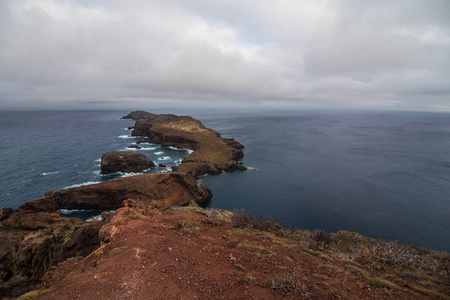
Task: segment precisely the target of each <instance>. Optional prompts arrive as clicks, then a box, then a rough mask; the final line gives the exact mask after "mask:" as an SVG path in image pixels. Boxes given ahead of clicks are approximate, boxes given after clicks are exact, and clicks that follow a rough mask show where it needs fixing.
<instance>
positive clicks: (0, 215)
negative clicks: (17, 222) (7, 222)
mask: <svg viewBox="0 0 450 300" xmlns="http://www.w3.org/2000/svg"><path fill="white" fill-rule="evenodd" d="M12 212H13V210H12V209H11V208H9V207H2V208H0V221H3V220H4V219H6V218H8V217H9V216H10V215H11V214H12Z"/></svg>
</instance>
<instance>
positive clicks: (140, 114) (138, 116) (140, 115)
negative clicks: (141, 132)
mask: <svg viewBox="0 0 450 300" xmlns="http://www.w3.org/2000/svg"><path fill="white" fill-rule="evenodd" d="M175 117H177V116H176V115H173V114H161V115H158V114H152V113H149V112H146V111H142V110H137V111H133V112H131V113H129V114H128V115H126V116H123V117H122V119H132V120H144V119H155V118H161V119H166V120H169V119H172V118H175Z"/></svg>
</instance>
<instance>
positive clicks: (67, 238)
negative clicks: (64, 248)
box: [63, 233, 72, 245]
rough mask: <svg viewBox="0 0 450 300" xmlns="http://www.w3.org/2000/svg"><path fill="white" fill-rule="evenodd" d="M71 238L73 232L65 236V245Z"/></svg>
mask: <svg viewBox="0 0 450 300" xmlns="http://www.w3.org/2000/svg"><path fill="white" fill-rule="evenodd" d="M71 238H72V234H71V233H69V234H68V235H67V236H66V237H65V238H64V243H63V245H65V244H67V242H68V241H70V239H71Z"/></svg>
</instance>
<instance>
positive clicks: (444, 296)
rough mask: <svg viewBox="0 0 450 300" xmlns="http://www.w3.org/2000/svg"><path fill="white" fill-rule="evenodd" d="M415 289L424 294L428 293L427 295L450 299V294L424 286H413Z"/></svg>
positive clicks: (445, 299) (444, 299)
mask: <svg viewBox="0 0 450 300" xmlns="http://www.w3.org/2000/svg"><path fill="white" fill-rule="evenodd" d="M412 288H413V290H414V291H416V292H418V293H420V294H422V295H426V296H432V297H436V298H438V299H443V300H450V296H448V295H445V294H442V293H439V292H436V291H432V290H429V289H425V288H422V287H418V286H412Z"/></svg>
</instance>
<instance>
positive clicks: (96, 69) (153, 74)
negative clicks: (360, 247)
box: [0, 0, 450, 112]
mask: <svg viewBox="0 0 450 300" xmlns="http://www.w3.org/2000/svg"><path fill="white" fill-rule="evenodd" d="M0 45H1V46H0V109H6V110H8V109H39V108H43V109H46V108H83V109H90V108H123V107H129V108H139V107H149V106H167V107H170V106H175V105H177V106H187V107H196V106H198V107H200V106H202V107H263V108H283V107H284V108H292V109H295V108H298V109H305V108H345V109H352V108H354V109H377V110H379V109H381V110H385V109H387V110H419V111H420V110H423V111H443V112H444V111H450V1H448V0H426V1H424V0H418V1H417V0H403V1H402V0H387V1H384V0H377V1H360V0H343V1H340V0H330V1H326V0H311V1H309V0H239V1H237V0H214V1H211V0H165V1H153V0H126V1H120V0H116V1H112V0H2V1H0Z"/></svg>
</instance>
